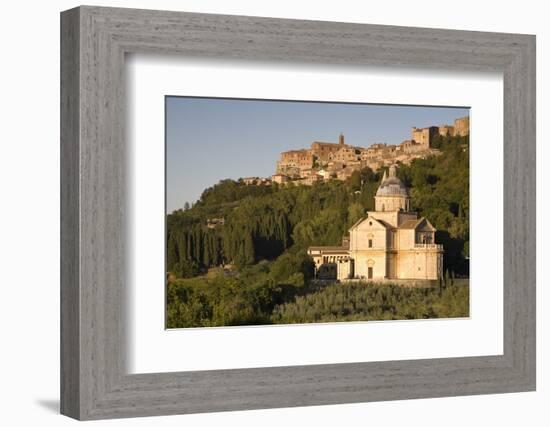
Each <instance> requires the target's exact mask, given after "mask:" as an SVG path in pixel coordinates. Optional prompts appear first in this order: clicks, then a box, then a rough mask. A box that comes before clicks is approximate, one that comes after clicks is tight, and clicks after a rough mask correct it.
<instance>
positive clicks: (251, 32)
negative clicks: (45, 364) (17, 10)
mask: <svg viewBox="0 0 550 427" xmlns="http://www.w3.org/2000/svg"><path fill="white" fill-rule="evenodd" d="M127 53H152V54H177V55H185V56H188V57H211V58H212V57H213V58H236V59H238V58H242V59H260V60H276V61H282V60H284V61H293V62H297V63H303V64H308V63H309V64H311V63H324V64H340V65H350V66H356V65H384V66H392V67H403V66H407V67H410V66H413V67H428V68H436V69H450V70H490V71H498V72H502V73H503V78H504V171H505V174H504V230H503V233H504V239H503V242H504V267H503V268H504V308H503V315H504V319H503V320H504V337H503V343H504V354H503V355H498V356H483V357H459V358H443V359H426V360H407V361H385V362H368V363H343V364H330V365H308V366H290V367H270V368H254V369H232V370H217V371H200V372H199V371H193V372H175V373H156V374H134V375H129V374H127V373H126V370H125V366H126V364H125V361H126V354H125V349H126V345H125V343H126V327H127V325H125V322H124V320H125V301H124V296H125V285H126V283H125V277H126V269H127V267H128V266H127V263H126V259H125V253H126V249H127V248H126V227H125V209H126V206H125V193H126V184H125V182H126V181H125V180H126V178H127V176H126V174H125V170H126V164H125V161H126V160H125V158H126V157H125V149H126V148H125V138H124V135H125V129H124V127H125V126H124V121H125V112H124V103H125V84H124V60H125V54H127ZM61 165H62V170H61V412H62V413H63V414H65V415H68V416H70V417H74V418H77V419H81V420H85V419H101V418H116V417H135V416H149V415H167V414H184V413H197V412H214V411H230V410H244V409H259V408H276V407H293V406H304V405H326V404H338V403H350V402H366V401H381V400H392V399H412V398H427V397H437V396H459V395H472V394H483V393H505V392H520V391H530V390H535V37H534V36H532V35H519V34H497V33H485V32H471V31H453V30H441V29H425V28H408V27H393V26H379V25H363V24H348V23H336V22H315V21H302V20H287V19H270V18H257V17H244V16H223V15H210V14H197V13H182V12H165V11H149V10H133V9H116V8H103V7H88V6H83V7H79V8H76V9H71V10H68V11H65V12H62V14H61ZM488 173H490V171H488ZM488 245H489V246H490V242H488ZM434 404H435V403H434Z"/></svg>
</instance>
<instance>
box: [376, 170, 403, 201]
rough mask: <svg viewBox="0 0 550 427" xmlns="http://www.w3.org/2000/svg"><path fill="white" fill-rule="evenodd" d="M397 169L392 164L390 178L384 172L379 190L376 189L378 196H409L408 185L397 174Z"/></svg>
mask: <svg viewBox="0 0 550 427" xmlns="http://www.w3.org/2000/svg"><path fill="white" fill-rule="evenodd" d="M395 169H396V168H395V166H394V165H392V166H390V176H389V177H388V178H386V173H384V178H383V179H382V183H381V184H380V187H378V191H376V195H377V196H404V197H408V196H409V193H408V191H407V187H405V184H403V181H401V180H400V179H399V178H398V177H397V176H396V173H395Z"/></svg>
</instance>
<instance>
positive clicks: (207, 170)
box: [166, 97, 469, 212]
mask: <svg viewBox="0 0 550 427" xmlns="http://www.w3.org/2000/svg"><path fill="white" fill-rule="evenodd" d="M468 112H469V109H468V108H453V107H423V106H395V105H380V104H344V103H319V102H296V101H264V100H237V99H220V98H190V97H167V98H166V177H167V178H166V181H167V182H166V198H167V200H166V204H167V212H172V211H173V210H174V209H179V208H182V207H183V205H184V203H185V202H186V201H188V202H189V203H192V202H195V201H196V200H198V199H199V197H200V195H201V193H202V192H203V191H204V190H205V189H206V188H207V187H210V186H212V185H214V184H216V183H217V182H218V181H219V180H221V179H225V178H232V179H238V178H240V177H246V176H270V175H272V174H273V173H275V162H276V161H277V159H278V158H279V153H280V152H281V151H286V150H291V149H298V148H306V147H309V145H310V144H311V142H312V141H314V140H321V141H329V142H337V141H338V135H339V134H340V133H341V132H342V133H344V136H345V139H346V143H347V144H351V145H357V146H363V147H367V146H369V145H371V144H374V143H379V142H382V143H387V144H399V143H401V142H402V141H403V140H405V139H410V133H411V127H413V126H416V127H426V126H432V125H435V126H437V125H441V124H452V123H453V121H454V119H456V118H458V117H463V116H466V115H468Z"/></svg>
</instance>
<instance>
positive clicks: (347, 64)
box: [61, 6, 536, 420]
mask: <svg viewBox="0 0 550 427" xmlns="http://www.w3.org/2000/svg"><path fill="white" fill-rule="evenodd" d="M61 50H62V52H61V57H62V61H61V87H62V94H61V121H62V123H61V164H62V176H61V184H62V186H61V187H62V194H61V200H62V205H61V232H62V236H61V248H62V254H61V255H62V264H61V273H62V274H61V279H62V280H61V411H62V413H63V414H65V415H68V416H70V417H73V418H77V419H82V420H84V419H102V418H117V417H133V416H151V415H167V414H184V413H197V412H214V411H228V410H243V409H259V408H276V407H290V406H306V405H322V404H337V403H351V402H366V401H380V400H395V399H411V398H425V397H438V396H459V395H468V394H483V393H504V392H519V391H531V390H535V246H536V245H535V37H534V36H530V35H520V34H497V33H484V32H468V31H455V30H440V29H437V30H436V29H423V28H408V27H391V26H374V25H365V24H348V23H336V22H316V21H298V20H283V19H271V18H256V17H242V16H223V15H209V14H196V13H182V12H165V11H146V10H133V9H113V8H103V7H87V6H83V7H79V8H76V9H71V10H69V11H65V12H63V13H62V15H61Z"/></svg>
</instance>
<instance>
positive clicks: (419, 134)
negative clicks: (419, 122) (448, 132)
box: [411, 126, 439, 149]
mask: <svg viewBox="0 0 550 427" xmlns="http://www.w3.org/2000/svg"><path fill="white" fill-rule="evenodd" d="M438 134H439V128H438V127H437V126H430V127H427V128H421V129H419V128H416V127H413V128H412V131H411V139H412V140H413V141H414V142H416V143H417V144H420V145H421V146H422V147H423V148H424V149H428V148H430V146H431V143H432V139H433V137H434V136H436V135H438Z"/></svg>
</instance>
